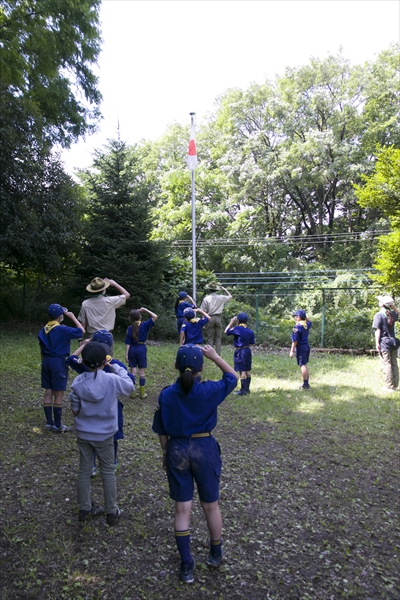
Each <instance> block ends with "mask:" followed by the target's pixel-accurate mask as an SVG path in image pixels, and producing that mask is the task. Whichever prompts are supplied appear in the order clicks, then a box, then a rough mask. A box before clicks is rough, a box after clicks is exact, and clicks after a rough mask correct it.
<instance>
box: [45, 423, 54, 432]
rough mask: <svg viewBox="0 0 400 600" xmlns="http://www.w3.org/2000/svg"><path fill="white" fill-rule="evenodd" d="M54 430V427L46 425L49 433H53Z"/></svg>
mask: <svg viewBox="0 0 400 600" xmlns="http://www.w3.org/2000/svg"><path fill="white" fill-rule="evenodd" d="M53 429H54V425H49V424H48V423H46V430H47V431H53Z"/></svg>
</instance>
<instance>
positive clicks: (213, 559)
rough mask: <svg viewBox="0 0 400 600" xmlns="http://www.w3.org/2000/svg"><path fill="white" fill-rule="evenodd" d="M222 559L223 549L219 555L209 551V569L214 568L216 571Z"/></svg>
mask: <svg viewBox="0 0 400 600" xmlns="http://www.w3.org/2000/svg"><path fill="white" fill-rule="evenodd" d="M223 558H224V549H223V548H221V554H218V555H214V554H213V553H212V551H211V549H210V553H209V555H208V558H207V564H208V566H209V567H214V569H218V567H219V565H220V564H221V562H222V559H223Z"/></svg>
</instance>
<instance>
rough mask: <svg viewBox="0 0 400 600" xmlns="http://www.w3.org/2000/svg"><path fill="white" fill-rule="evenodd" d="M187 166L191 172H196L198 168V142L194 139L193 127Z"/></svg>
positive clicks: (192, 128)
mask: <svg viewBox="0 0 400 600" xmlns="http://www.w3.org/2000/svg"><path fill="white" fill-rule="evenodd" d="M187 166H188V169H190V171H194V170H195V168H196V167H197V152H196V140H195V137H194V127H193V125H192V127H191V130H190V142H189V150H188V157H187Z"/></svg>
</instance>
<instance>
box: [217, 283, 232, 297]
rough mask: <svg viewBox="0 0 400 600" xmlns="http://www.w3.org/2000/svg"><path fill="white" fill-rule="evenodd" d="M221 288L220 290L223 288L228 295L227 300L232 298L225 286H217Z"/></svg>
mask: <svg viewBox="0 0 400 600" xmlns="http://www.w3.org/2000/svg"><path fill="white" fill-rule="evenodd" d="M219 287H220V288H221V290H223V291H224V292H225V293H226V295H227V296H229V300H230V299H231V298H232V294H231V293H230V292H228V290H227V289H226V288H224V287H223V286H222V285H220V286H219Z"/></svg>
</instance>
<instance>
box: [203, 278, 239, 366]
mask: <svg viewBox="0 0 400 600" xmlns="http://www.w3.org/2000/svg"><path fill="white" fill-rule="evenodd" d="M206 290H208V291H209V294H208V295H207V296H206V297H205V298H204V299H203V302H202V303H201V306H200V308H201V310H203V311H204V312H205V313H207V314H208V315H210V320H209V322H208V323H207V325H206V326H205V327H204V334H205V337H206V340H207V344H209V345H210V346H214V348H215V350H216V351H217V354H219V355H221V336H222V324H221V315H222V311H223V310H224V305H225V303H226V302H229V300H231V299H232V294H230V293H229V292H228V290H227V289H225V288H224V287H222V285H218V283H217V282H216V281H211V283H209V284H207V285H206ZM219 290H222V291H224V292H225V293H226V296H225V295H223V294H217V292H218V291H219Z"/></svg>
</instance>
